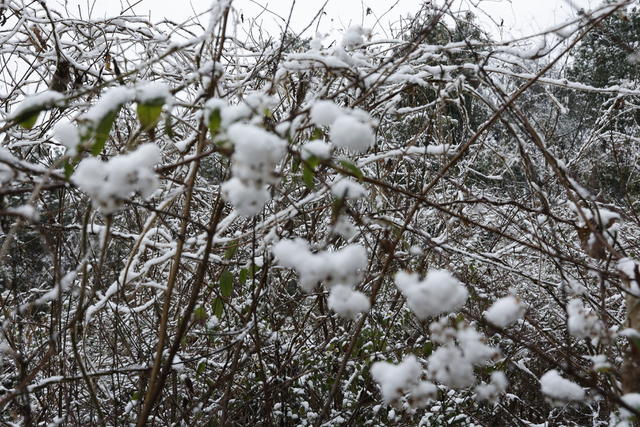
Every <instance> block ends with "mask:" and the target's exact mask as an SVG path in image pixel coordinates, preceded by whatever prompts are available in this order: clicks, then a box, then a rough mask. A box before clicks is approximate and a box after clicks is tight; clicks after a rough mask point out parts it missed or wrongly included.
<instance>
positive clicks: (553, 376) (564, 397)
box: [540, 369, 585, 405]
mask: <svg viewBox="0 0 640 427" xmlns="http://www.w3.org/2000/svg"><path fill="white" fill-rule="evenodd" d="M540 386H541V388H542V393H543V394H544V395H545V396H547V397H548V398H549V399H550V400H551V402H552V403H553V404H558V405H562V404H564V403H567V402H571V401H580V400H583V399H584V398H585V392H584V390H583V389H582V387H580V386H579V385H578V384H576V383H574V382H573V381H569V380H568V379H566V378H563V377H562V376H560V374H559V373H558V371H556V370H555V369H552V370H550V371H548V372H547V373H546V374H544V375H543V376H542V377H541V378H540Z"/></svg>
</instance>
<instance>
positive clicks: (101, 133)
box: [91, 107, 120, 156]
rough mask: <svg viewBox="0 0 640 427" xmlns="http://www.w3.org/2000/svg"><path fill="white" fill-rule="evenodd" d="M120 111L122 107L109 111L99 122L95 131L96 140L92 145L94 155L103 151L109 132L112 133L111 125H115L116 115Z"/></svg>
mask: <svg viewBox="0 0 640 427" xmlns="http://www.w3.org/2000/svg"><path fill="white" fill-rule="evenodd" d="M119 112H120V107H118V108H116V109H115V110H112V111H109V112H108V113H107V114H105V116H104V117H103V118H102V119H100V121H99V122H98V125H97V126H96V130H95V133H94V142H93V145H92V146H91V154H93V155H94V156H97V155H98V154H100V153H101V152H102V149H103V148H104V144H105V143H106V142H107V138H109V133H111V126H113V122H114V121H115V119H116V116H117V115H118V113H119Z"/></svg>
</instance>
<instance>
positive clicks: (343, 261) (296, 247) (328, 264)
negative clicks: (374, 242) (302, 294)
mask: <svg viewBox="0 0 640 427" xmlns="http://www.w3.org/2000/svg"><path fill="white" fill-rule="evenodd" d="M272 252H273V254H274V255H275V256H276V258H278V260H279V261H280V264H281V265H283V266H285V267H289V268H293V269H295V270H296V271H297V272H298V275H299V276H300V286H301V287H302V289H304V290H305V291H306V292H311V291H312V290H313V288H315V286H316V285H317V284H318V283H319V282H324V283H325V284H326V285H327V286H329V287H331V286H334V285H338V284H341V285H346V284H348V285H353V284H355V283H356V282H358V281H359V280H360V273H361V270H362V269H364V268H365V267H366V266H367V251H366V250H365V248H364V247H362V246H360V245H347V246H345V247H343V248H341V249H338V250H336V251H322V252H318V253H312V252H311V251H310V249H309V244H308V243H307V242H306V241H304V240H302V239H295V240H281V241H280V242H278V243H277V244H276V245H275V246H274V247H273V250H272Z"/></svg>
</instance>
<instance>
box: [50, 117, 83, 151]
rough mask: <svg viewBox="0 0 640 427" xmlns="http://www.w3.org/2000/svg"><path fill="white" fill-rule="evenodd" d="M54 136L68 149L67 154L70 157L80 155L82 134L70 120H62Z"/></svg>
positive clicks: (54, 130) (54, 129)
mask: <svg viewBox="0 0 640 427" xmlns="http://www.w3.org/2000/svg"><path fill="white" fill-rule="evenodd" d="M53 136H54V137H55V139H57V140H58V141H59V142H60V143H61V144H62V145H64V146H65V147H67V153H68V154H69V155H70V156H75V155H76V154H78V146H79V145H80V134H79V133H78V128H77V127H76V126H74V125H73V124H72V123H71V122H70V121H68V120H61V121H59V122H58V123H56V125H55V126H54V128H53Z"/></svg>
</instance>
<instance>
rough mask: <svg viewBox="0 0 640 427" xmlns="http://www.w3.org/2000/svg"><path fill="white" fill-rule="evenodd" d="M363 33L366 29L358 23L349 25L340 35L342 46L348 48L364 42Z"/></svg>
mask: <svg viewBox="0 0 640 427" xmlns="http://www.w3.org/2000/svg"><path fill="white" fill-rule="evenodd" d="M365 34H366V31H365V30H364V29H363V28H362V27H361V26H359V25H355V26H353V27H349V29H347V31H345V32H344V34H343V35H342V46H344V47H347V48H348V47H354V46H357V45H361V44H362V43H364V38H363V36H364V35H365Z"/></svg>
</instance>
